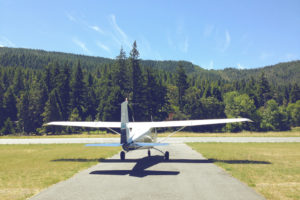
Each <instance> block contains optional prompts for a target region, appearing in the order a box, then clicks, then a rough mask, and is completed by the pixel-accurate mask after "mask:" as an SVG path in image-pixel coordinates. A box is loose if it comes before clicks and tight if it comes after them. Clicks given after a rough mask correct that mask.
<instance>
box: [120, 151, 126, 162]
mask: <svg viewBox="0 0 300 200" xmlns="http://www.w3.org/2000/svg"><path fill="white" fill-rule="evenodd" d="M120 158H121V160H125V152H124V151H121V153H120Z"/></svg>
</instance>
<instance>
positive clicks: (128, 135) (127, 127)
mask: <svg viewBox="0 0 300 200" xmlns="http://www.w3.org/2000/svg"><path fill="white" fill-rule="evenodd" d="M246 121H249V122H251V120H250V119H247V118H232V119H205V120H183V121H161V122H129V120H128V101H127V99H126V100H125V101H124V102H123V103H122V104H121V122H101V121H94V122H76V121H56V122H49V123H47V124H46V125H48V126H49V125H55V126H74V127H89V128H107V129H109V130H111V131H113V132H115V133H118V132H116V131H114V130H113V129H112V128H120V129H121V133H118V134H120V135H121V140H120V143H103V144H86V146H106V147H107V146H122V148H123V150H124V151H121V153H120V158H121V160H124V159H125V151H126V152H129V151H133V150H138V149H148V156H151V152H150V149H156V150H158V151H160V152H161V153H163V154H164V158H165V160H169V152H168V151H166V152H162V151H161V150H159V149H157V148H155V147H156V146H165V145H168V143H161V141H159V142H156V139H157V134H156V131H155V133H154V132H153V131H152V130H153V129H155V128H165V127H181V128H180V129H179V130H177V131H175V132H173V133H171V134H170V135H169V136H168V137H170V136H171V135H173V134H175V133H176V132H178V131H180V130H182V129H183V128H184V127H187V126H201V125H212V124H223V123H234V122H246ZM168 137H167V138H168Z"/></svg>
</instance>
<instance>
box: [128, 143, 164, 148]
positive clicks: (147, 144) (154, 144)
mask: <svg viewBox="0 0 300 200" xmlns="http://www.w3.org/2000/svg"><path fill="white" fill-rule="evenodd" d="M134 144H137V145H138V146H141V147H148V146H149V147H153V146H167V145H169V144H168V143H142V142H135V143H134Z"/></svg>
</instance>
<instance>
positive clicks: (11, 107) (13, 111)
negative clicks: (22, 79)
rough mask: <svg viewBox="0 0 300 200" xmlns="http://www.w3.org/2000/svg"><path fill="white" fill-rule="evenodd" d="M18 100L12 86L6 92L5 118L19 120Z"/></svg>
mask: <svg viewBox="0 0 300 200" xmlns="http://www.w3.org/2000/svg"><path fill="white" fill-rule="evenodd" d="M17 113H18V110H17V101H16V97H15V95H14V93H13V89H12V87H10V88H9V89H8V90H7V91H6V92H5V94H4V115H5V118H10V120H12V121H17Z"/></svg>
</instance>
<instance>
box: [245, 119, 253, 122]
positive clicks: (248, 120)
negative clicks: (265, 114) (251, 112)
mask: <svg viewBox="0 0 300 200" xmlns="http://www.w3.org/2000/svg"><path fill="white" fill-rule="evenodd" d="M246 119H247V122H254V121H252V120H251V119H248V118H246Z"/></svg>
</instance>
